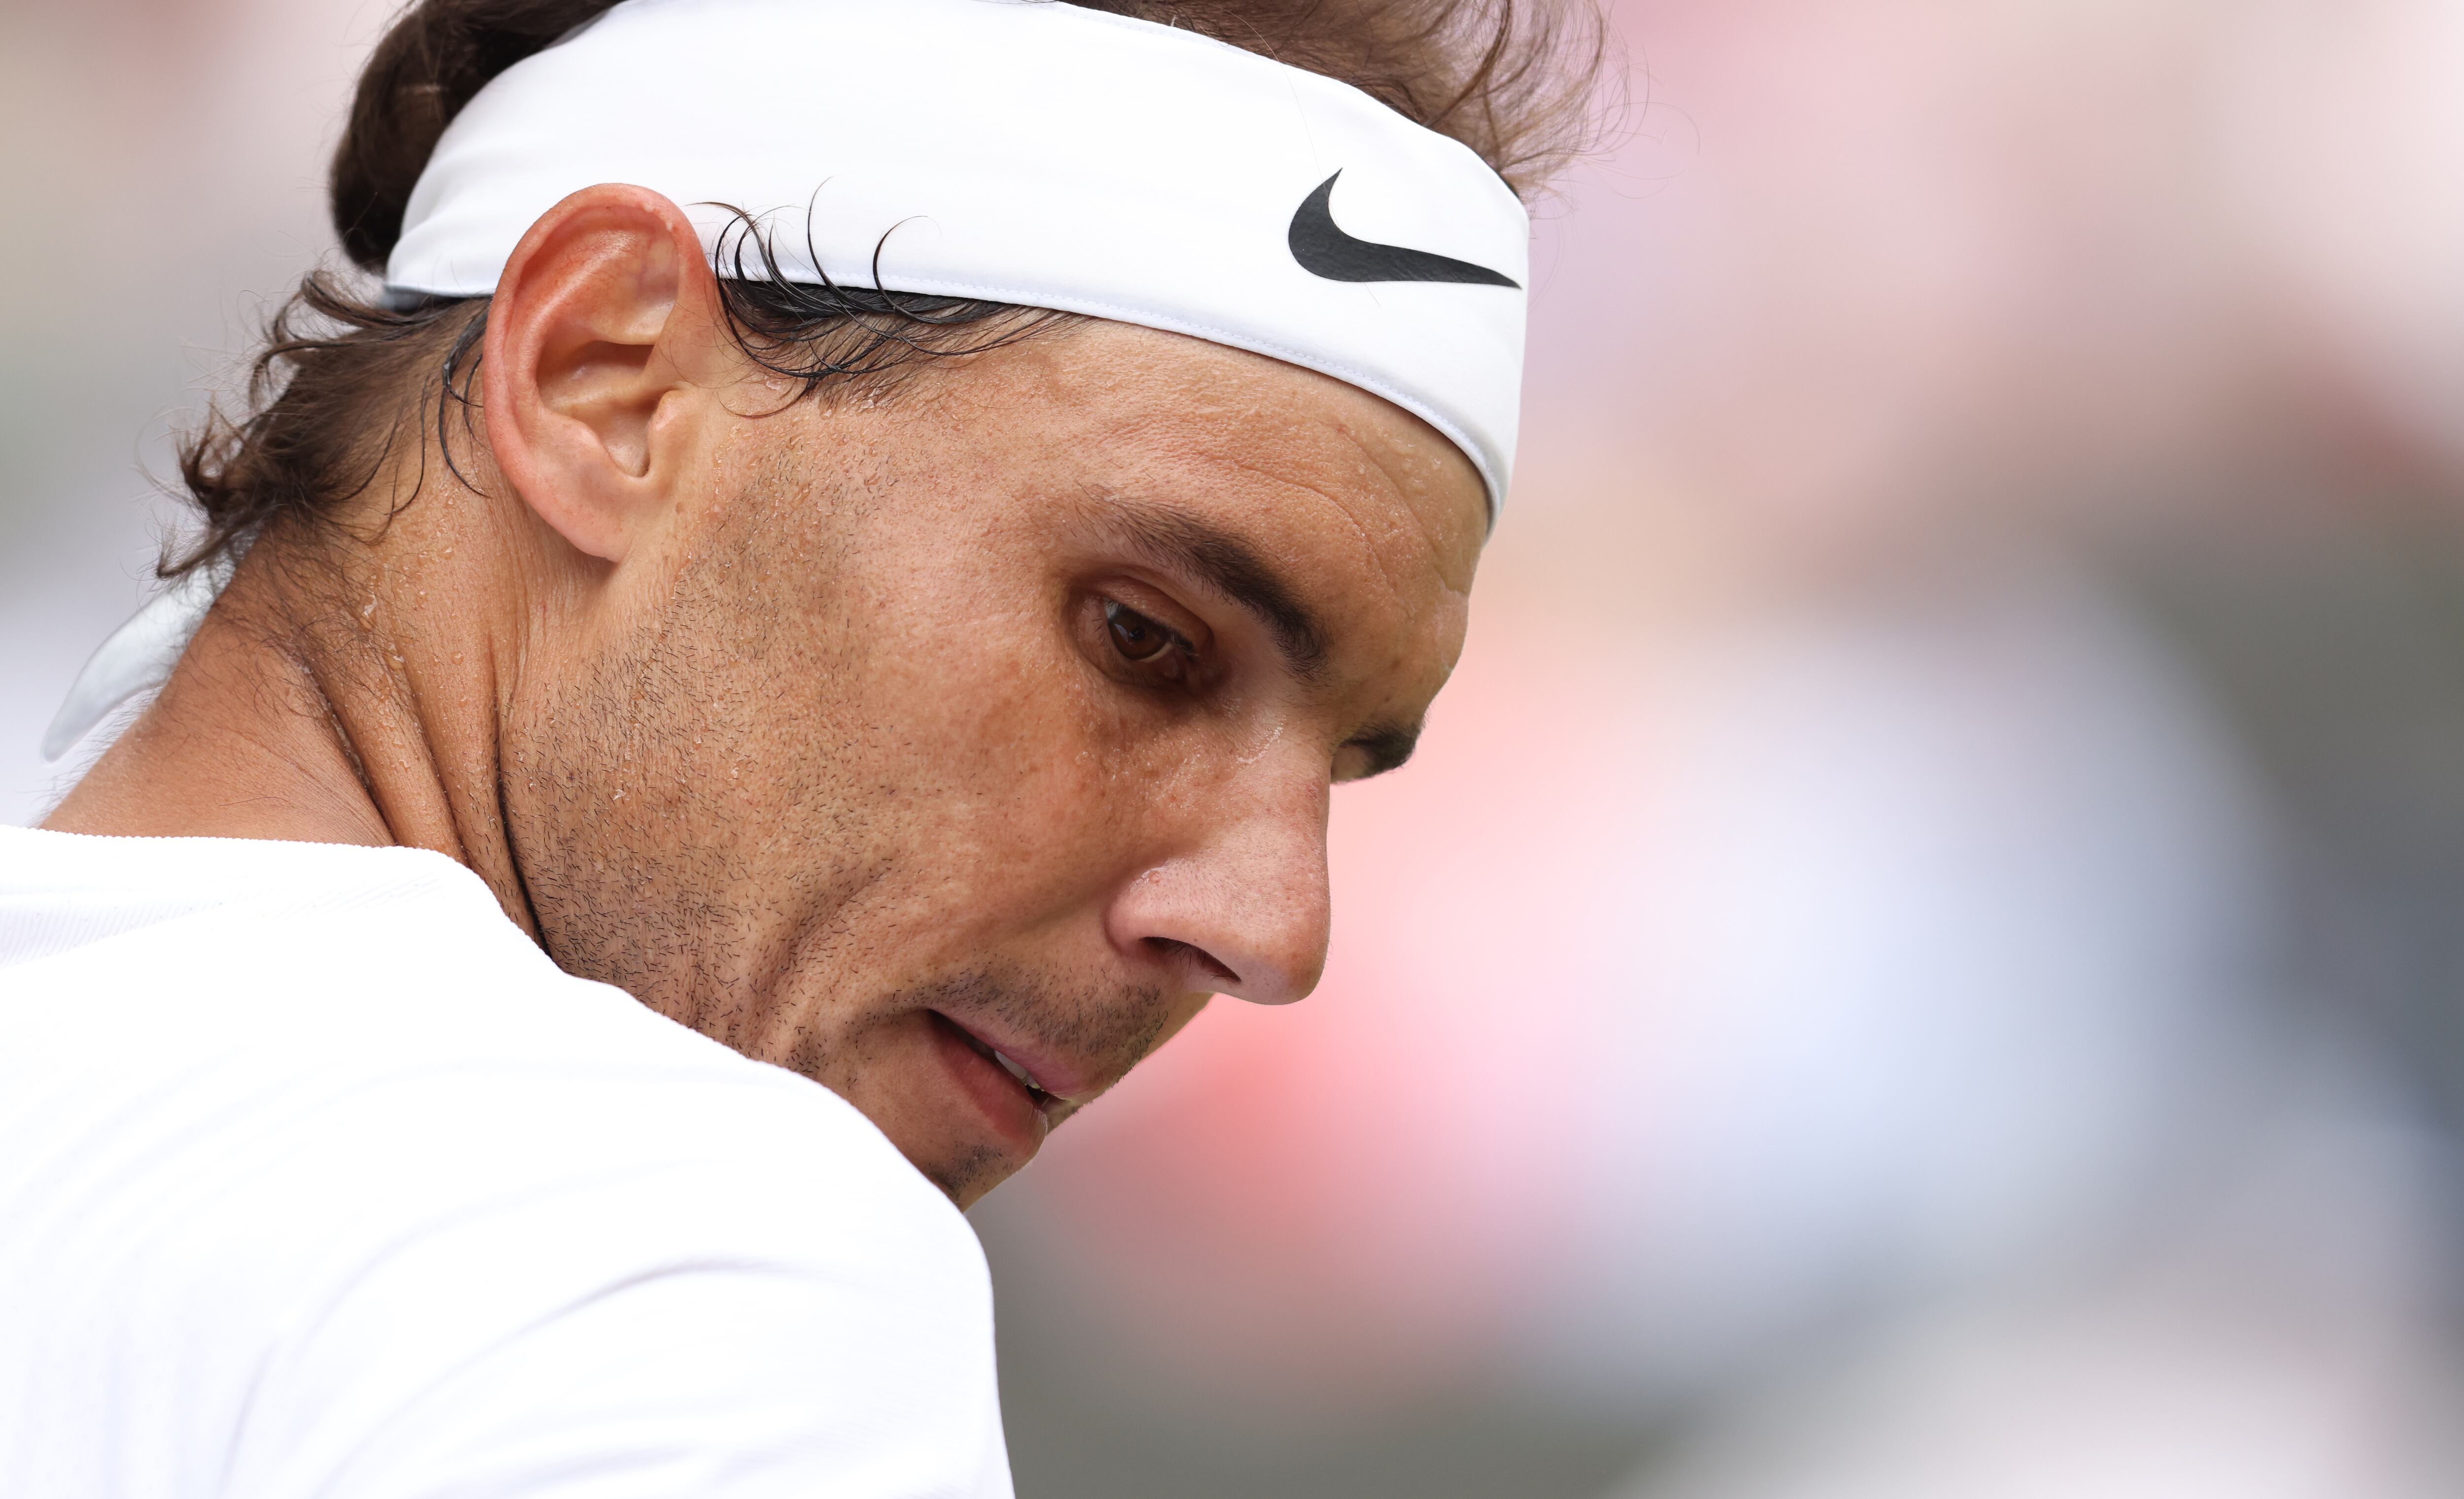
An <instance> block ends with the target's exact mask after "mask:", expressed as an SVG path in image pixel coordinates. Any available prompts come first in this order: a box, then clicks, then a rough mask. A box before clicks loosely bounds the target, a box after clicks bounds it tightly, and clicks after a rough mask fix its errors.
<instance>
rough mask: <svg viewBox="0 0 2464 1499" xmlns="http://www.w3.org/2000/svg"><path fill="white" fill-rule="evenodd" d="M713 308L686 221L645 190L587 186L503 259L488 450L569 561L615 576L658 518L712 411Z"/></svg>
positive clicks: (490, 356)
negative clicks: (577, 557)
mask: <svg viewBox="0 0 2464 1499" xmlns="http://www.w3.org/2000/svg"><path fill="white" fill-rule="evenodd" d="M717 307H718V284H717V281H716V278H715V277H714V276H712V274H711V269H710V263H709V261H707V260H706V259H704V258H703V253H702V247H701V240H700V238H699V237H698V236H697V235H696V234H695V233H694V232H693V223H692V221H691V220H689V219H687V218H686V217H685V215H684V213H683V211H682V210H681V209H678V208H677V207H676V206H675V205H674V204H672V203H671V202H669V201H668V200H667V199H666V198H663V197H661V196H660V195H659V194H657V193H655V192H652V191H650V190H649V188H647V187H619V186H614V185H603V186H600V187H584V188H583V190H581V191H580V192H577V193H575V194H573V195H572V196H571V197H569V198H566V199H565V200H564V201H563V202H561V203H560V204H558V205H557V206H556V207H555V208H552V209H548V210H547V212H546V213H545V214H543V215H541V216H540V218H539V222H538V223H536V224H533V225H532V226H531V229H530V232H529V233H527V234H524V235H523V236H522V242H521V243H520V244H519V245H517V246H516V247H515V248H514V254H513V258H512V259H511V260H508V261H507V262H506V263H505V274H504V276H502V277H501V278H500V279H499V280H498V281H497V283H496V295H495V300H494V301H493V302H491V303H490V305H489V308H488V333H487V341H486V342H485V343H484V345H483V346H482V353H481V356H480V364H479V372H480V390H481V400H482V403H483V405H482V409H483V411H484V412H485V415H486V421H487V430H488V446H489V448H490V450H491V452H492V454H493V456H494V457H495V464H496V469H497V472H498V473H500V474H503V475H504V478H505V480H506V482H507V483H509V484H511V485H512V486H513V489H514V492H515V493H516V494H517V495H519V496H521V498H522V500H523V501H524V502H525V503H526V504H528V505H529V506H530V508H531V510H532V511H533V512H535V513H536V514H537V515H538V516H539V518H540V519H541V520H543V521H545V522H546V523H547V525H548V527H549V528H550V529H551V530H553V531H555V532H556V533H557V534H558V535H559V536H561V537H563V538H564V540H567V541H569V542H571V543H572V544H573V546H574V548H575V549H576V550H578V551H580V552H582V553H583V554H585V555H586V556H589V557H594V558H598V559H600V560H602V561H604V562H622V561H624V559H625V556H626V554H627V552H628V551H629V550H630V549H631V548H632V546H633V545H634V543H635V542H636V541H637V540H639V539H640V538H641V537H642V535H643V534H644V533H645V532H646V531H647V530H648V529H649V528H650V527H651V526H653V525H654V524H656V523H657V521H658V520H659V518H661V517H663V516H664V515H665V514H666V513H667V512H668V510H669V508H670V502H671V498H672V496H673V487H674V485H675V483H676V479H677V475H678V474H679V473H680V472H681V471H682V470H683V468H684V466H685V459H686V457H687V456H688V454H689V453H690V452H691V451H692V450H693V448H694V447H695V445H696V439H697V438H698V436H699V435H700V428H701V426H702V424H704V423H705V422H706V421H707V420H708V418H709V416H710V415H711V414H712V413H713V412H714V411H715V409H716V401H715V389H716V386H717V381H718V377H720V376H722V375H723V374H724V373H725V368H724V364H723V361H722V360H721V359H720V358H719V357H718V356H719V350H720V345H719V343H718V341H717V338H716V335H717V333H718V331H719V323H720V320H719V317H718V312H717Z"/></svg>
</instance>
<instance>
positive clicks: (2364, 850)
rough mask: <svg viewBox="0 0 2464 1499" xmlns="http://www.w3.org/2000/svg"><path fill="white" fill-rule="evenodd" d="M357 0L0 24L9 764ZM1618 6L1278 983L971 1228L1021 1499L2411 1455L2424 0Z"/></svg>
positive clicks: (2453, 432) (309, 251) (2093, 1482)
mask: <svg viewBox="0 0 2464 1499" xmlns="http://www.w3.org/2000/svg"><path fill="white" fill-rule="evenodd" d="M385 13H386V11H385V7H383V6H381V5H373V4H371V5H355V4H345V3H331V0H189V3H185V4H172V3H169V0H153V3H137V0H97V3H93V4H88V5H82V6H77V7H57V6H46V7H37V6H35V5H33V4H31V3H29V0H19V3H17V4H14V5H9V6H5V7H0V80H5V83H6V87H5V89H0V112H5V114H0V118H5V121H6V126H7V127H6V129H5V130H0V173H5V174H6V175H5V178H0V187H5V188H6V189H7V190H6V192H5V194H4V195H0V196H5V201H6V204H7V209H6V211H7V212H8V213H9V214H10V215H11V220H10V223H9V225H8V232H7V233H6V234H5V235H0V245H5V247H6V249H5V254H6V255H7V257H8V258H7V263H6V270H7V273H8V274H7V277H6V285H7V288H8V289H7V291H6V292H5V293H0V318H5V320H6V328H7V335H8V336H7V338H6V339H5V340H0V388H5V392H6V396H7V399H6V400H5V402H0V413H5V414H4V415H0V421H5V422H6V423H7V427H6V430H5V439H6V440H5V441H0V541H5V544H0V582H5V586H0V639H5V641H6V642H7V644H8V646H9V650H7V651H5V652H0V728H5V732H0V798H5V803H0V816H6V817H10V818H12V819H16V820H30V819H32V818H33V817H35V816H37V815H39V812H40V809H41V807H42V805H44V800H45V798H46V796H47V795H48V794H49V790H50V788H51V787H52V786H53V785H54V784H55V775H56V772H55V769H54V768H51V767H45V766H43V765H41V764H40V763H39V762H38V761H37V760H36V759H35V757H34V754H33V743H34V740H35V739H36V738H37V737H38V735H39V732H40V729H41V727H42V724H43V721H44V720H45V719H46V718H47V717H48V716H49V714H50V712H51V709H52V707H53V705H54V704H55V702H56V700H57V697H58V694H59V693H60V692H61V691H62V690H63V689H64V688H65V686H66V684H67V682H68V680H69V678H70V677H71V676H72V675H73V674H74V672H75V670H76V667H77V663H78V662H79V661H80V660H81V659H82V657H83V654H84V652H85V651H86V650H89V649H91V647H92V645H93V644H94V643H95V642H96V641H98V640H99V639H100V637H101V636H102V635H103V634H104V633H105V632H106V631H107V630H108V629H109V628H111V627H112V626H113V625H115V624H116V623H118V621H119V620H120V619H121V617H122V616H123V615H124V614H125V613H126V612H127V611H128V610H129V609H130V608H132V607H133V606H135V604H136V603H137V602H138V601H139V600H140V599H141V598H142V597H143V594H144V591H145V587H146V584H145V575H144V567H145V564H146V562H148V560H149V559H150V555H151V548H152V538H153V536H154V535H155V528H157V527H159V526H161V525H164V524H166V523H171V522H173V521H174V520H175V519H176V515H177V512H176V508H175V507H172V506H169V505H168V504H166V503H165V502H164V501H161V500H159V499H149V498H147V497H146V486H145V481H144V479H143V474H142V472H141V471H142V469H143V468H144V467H145V466H148V465H150V466H151V467H152V468H153V469H154V470H155V471H156V472H162V471H163V469H164V467H165V465H164V462H163V454H164V452H165V448H164V446H163V440H162V434H163V433H164V432H165V430H168V429H169V427H170V426H171V425H172V424H174V423H175V422H177V421H178V420H180V419H181V418H182V417H183V416H184V415H185V414H187V413H191V412H193V411H194V410H195V409H196V408H197V405H198V402H199V400H200V398H201V396H200V392H201V390H202V389H203V388H205V387H206V386H207V385H209V383H210V382H212V381H214V380H215V379H217V378H219V377H220V375H221V373H222V372H223V371H224V370H225V368H226V367H227V364H228V361H229V359H230V358H231V356H233V355H236V354H239V353H242V352H244V351H245V349H246V348H247V346H248V342H249V338H250V334H251V331H252V328H253V320H254V319H255V317H256V316H257V315H258V311H259V309H260V308H261V307H262V305H263V304H264V303H265V301H266V300H268V299H270V298H275V297H278V296H279V295H280V293H281V292H282V291H283V290H284V289H285V288H286V287H287V285H288V283H289V281H290V280H291V279H292V278H293V277H295V276H297V274H298V272H299V271H300V270H301V269H303V268H304V267H306V266H307V265H309V264H311V263H313V262H314V261H315V260H316V259H317V258H318V257H319V256H320V255H323V254H328V247H329V244H330V236H329V234H328V232H327V231H326V230H325V228H324V226H323V224H322V220H321V212H320V206H319V194H320V186H321V172H322V160H323V155H324V152H325V151H326V150H327V149H329V148H330V144H331V142H332V140H333V139H334V129H335V127H334V121H335V116H336V113H337V110H338V108H339V105H340V101H341V99H342V97H343V94H344V92H345V91H346V89H347V87H348V83H349V80H350V77H351V76H352V73H353V70H354V68H355V66H356V64H357V60H358V57H359V55H361V53H362V52H363V50H364V48H365V47H366V46H367V45H368V44H369V42H370V41H371V40H372V39H373V37H374V36H375V35H376V34H377V32H378V31H379V29H380V28H381V26H382V23H383V21H384V18H385ZM1616 20H1617V27H1618V31H1619V33H1620V35H1621V37H1622V39H1623V43H1624V46H1625V49H1626V55H1627V58H1628V61H1629V63H1630V64H1631V68H1630V89H1629V92H1630V95H1631V99H1632V103H1631V107H1630V108H1629V110H1628V111H1627V114H1626V116H1625V119H1624V122H1623V128H1622V129H1621V131H1620V132H1619V134H1618V136H1617V140H1616V141H1615V143H1614V144H1613V147H1612V148H1611V149H1609V150H1607V151H1605V152H1604V153H1603V154H1602V155H1601V156H1599V157H1598V158H1596V159H1595V160H1592V161H1589V162H1587V163H1585V164H1583V165H1582V166H1580V167H1579V168H1578V169H1577V170H1576V171H1575V172H1574V173H1573V174H1572V175H1571V176H1570V178H1569V179H1568V180H1567V182H1566V183H1565V185H1564V187H1563V189H1562V192H1561V195H1560V196H1559V197H1558V198H1556V199H1554V200H1552V201H1551V203H1549V204H1547V205H1544V206H1543V208H1542V209H1541V212H1540V224H1539V233H1540V241H1539V245H1538V251H1537V256H1536V261H1535V264H1536V267H1537V273H1536V277H1535V279H1536V286H1535V292H1536V297H1535V303H1534V325H1533V332H1532V347H1531V370H1530V380H1529V395H1528V403H1527V410H1526V423H1527V426H1526V435H1525V446H1524V456H1523V460H1522V468H1521V472H1520V474H1519V476H1518V480H1517V484H1516V489H1515V492H1514V495H1513V497H1512V499H1511V501H1510V503H1509V506H1508V508H1507V514H1506V516H1505V519H1504V521H1503V524H1502V525H1501V528H1500V530H1499V532H1498V534H1497V538H1496V540H1495V541H1494V542H1493V544H1492V546H1491V548H1490V554H1489V557H1488V559H1487V561H1486V562H1485V573H1484V578H1483V581H1482V584H1481V588H1480V593H1479V595H1478V598H1477V606H1476V623H1475V627H1474V631H1473V637H1472V644H1471V647H1470V650H1469V651H1468V653H1467V655H1466V656H1465V659H1464V662H1463V669H1462V671H1461V672H1460V674H1459V675H1458V677H1457V679H1456V682H1455V684H1454V685H1453V686H1452V687H1450V688H1449V689H1448V691H1447V694H1446V695H1445V696H1444V698H1442V699H1441V702H1440V705H1439V709H1438V712H1437V716H1436V717H1435V719H1434V726H1433V730H1432V732H1431V734H1430V735H1429V737H1428V738H1427V741H1426V742H1425V744H1424V747H1423V750H1422V752H1421V755H1420V757H1419V759H1418V760H1416V761H1414V763H1413V765H1412V766H1411V768H1410V769H1409V770H1408V771H1407V772H1406V773H1404V774H1403V775H1400V776H1398V777H1396V778H1393V779H1391V780H1390V781H1386V782H1381V783H1375V784H1372V785H1365V786H1361V787H1357V788H1352V789H1347V790H1345V791H1344V792H1342V793H1341V794H1340V795H1339V796H1337V798H1336V799H1335V805H1336V812H1335V831H1334V837H1335V849H1334V853H1335V876H1336V896H1337V926H1336V938H1335V949H1334V953H1333V957H1332V960H1331V964H1330V967H1329V970H1328V977H1327V981H1326V984H1325V986H1324V987H1323V989H1322V990H1321V991H1320V992H1319V994H1318V995H1317V996H1316V997H1314V998H1313V999H1311V1000H1310V1001H1309V1003H1306V1004H1303V1005H1301V1006H1298V1007H1296V1008H1292V1009H1287V1010H1256V1009H1250V1008H1247V1007H1245V1006H1241V1005H1237V1004H1232V1003H1221V1004H1219V1006H1217V1007H1216V1008H1215V1009H1213V1010H1211V1011H1210V1012H1209V1013H1208V1014H1207V1015H1205V1016H1203V1017H1201V1019H1200V1020H1199V1023H1197V1024H1196V1025H1194V1026H1193V1027H1192V1028H1191V1030H1190V1031H1189V1032H1188V1033H1187V1034H1186V1035H1185V1036H1184V1037H1183V1038H1181V1039H1180V1040H1178V1041H1177V1042H1176V1043H1175V1044H1174V1046H1173V1047H1171V1048H1170V1049H1169V1050H1167V1051H1166V1052H1165V1053H1164V1054H1163V1055H1162V1056H1160V1057H1159V1058H1158V1059H1157V1060H1156V1061H1155V1062H1154V1063H1153V1064H1151V1065H1150V1066H1149V1067H1148V1068H1147V1069H1144V1070H1142V1072H1141V1073H1140V1074H1139V1075H1137V1076H1135V1077H1133V1079H1132V1080H1131V1081H1130V1082H1129V1083H1127V1084H1125V1085H1124V1086H1123V1087H1122V1088H1121V1089H1120V1090H1119V1091H1118V1092H1117V1094H1116V1095H1115V1096H1114V1097H1112V1098H1111V1099H1110V1100H1108V1101H1106V1102H1105V1103H1104V1104H1102V1105H1101V1106H1099V1107H1097V1108H1095V1109H1093V1110H1091V1111H1090V1112H1089V1113H1088V1114H1087V1115H1086V1116H1085V1117H1084V1118H1083V1119H1082V1120H1080V1121H1077V1122H1073V1123H1072V1124H1071V1126H1070V1127H1069V1128H1068V1129H1067V1130H1066V1131H1064V1132H1063V1133H1062V1134H1061V1135H1059V1136H1057V1137H1056V1139H1055V1141H1054V1142H1053V1144H1052V1145H1051V1146H1050V1147H1049V1149H1048V1150H1047V1152H1046V1157H1045V1159H1044V1160H1042V1161H1040V1162H1039V1163H1038V1164H1037V1165H1036V1166H1035V1167H1034V1168H1032V1169H1031V1170H1030V1171H1029V1172H1028V1173H1027V1174H1026V1175H1025V1176H1024V1177H1023V1178H1022V1179H1020V1181H1019V1182H1018V1183H1016V1184H1014V1185H1013V1186H1011V1187H1009V1188H1006V1189H1004V1190H1003V1191H1002V1192H1001V1193H1000V1194H997V1195H996V1196H995V1197H994V1198H993V1199H992V1200H991V1201H989V1202H988V1203H987V1204H986V1205H985V1207H983V1208H982V1209H979V1212H978V1214H977V1218H978V1222H979V1227H980V1228H981V1229H982V1231H983V1233H984V1236H985V1239H986V1242H987V1246H988V1249H989V1250H990V1252H991V1253H992V1255H993V1259H994V1264H995V1270H996V1274H997V1276H998V1277H999V1279H1000V1280H1001V1286H1002V1302H1001V1314H1002V1319H1003V1322H1002V1328H1003V1339H1004V1352H1003V1357H1004V1367H1005V1386H1004V1391H1005V1393H1004V1399H1005V1400H1006V1402H1007V1405H1008V1409H1009V1419H1010V1425H1011V1435H1012V1443H1013V1446H1014V1449H1015V1451H1016V1455H1017V1462H1018V1469H1019V1478H1020V1488H1021V1492H1022V1494H1023V1495H1024V1496H1026V1499H1045V1496H1053V1499H1057V1496H1059V1495H1063V1494H1077V1495H1096V1496H1109V1495H1122V1496H1129V1495H1155V1494H1175V1495H1201V1496H1203V1495H1215V1494H1224V1495H1231V1494H1236V1493H1238V1494H1252V1493H1259V1492H1270V1493H1275V1494H1279V1495H1296V1496H1309V1495H1321V1494H1322V1495H1328V1496H1336V1495H1341V1496H1347V1499H1351V1496H1362V1495H1384V1494H1396V1495H1403V1494H1411V1495H1415V1496H1423V1499H1424V1496H1432V1495H1439V1496H1442V1495H1464V1496H1472V1495H1508V1494H1511V1495H1518V1496H1525V1495H1564V1496H1569V1499H1578V1496H1579V1499H1592V1496H1597V1499H1694V1496H1706V1499H1707V1496H1736V1499H1800V1496H1801V1499H1815V1496H1820V1499H1851V1496H1864V1495H1874V1496H1878V1499H1879V1496H1889V1499H1928V1496H1932V1495H1936V1494H1940V1495H1944V1496H1951V1495H1958V1496H1961V1499H2035V1496H2036V1495H2046V1496H2053V1495H2063V1496H2076V1495H2079V1494H2088V1493H2093V1494H2096V1495H2099V1496H2108V1495H2115V1496H2124V1495H2140V1494H2145V1495H2149V1496H2159V1495H2162V1496H2167V1499H2177V1496H2182V1495H2191V1494H2196V1495H2200V1496H2202V1499H2209V1496H2212V1499H2245V1496H2248V1499H2310V1496H2314V1495H2315V1496H2319V1499H2328V1496H2333V1499H2410V1496H2414V1495H2431V1494H2445V1493H2452V1492H2454V1491H2455V1490H2456V1489H2457V1488H2458V1487H2459V1486H2464V1441H2459V1438H2458V1433H2464V1419H2459V1417H2464V1409H2459V1399H2464V1362H2459V1353H2458V1347H2457V1344H2456V1342H2455V1339H2454V1325H2453V1313H2454V1308H2455V1292H2456V1290H2457V1289H2458V1285H2459V1281H2458V1276H2457V1272H2456V1270H2455V1267H2456V1266H2457V1265H2458V1264H2459V1263H2464V1262H2460V1261H2459V1259H2458V1257H2457V1255H2456V1253H2455V1248H2456V1245H2455V1227H2456V1224H2455V1221H2454V1217H2453V1209H2454V1202H2455V1188H2456V1185H2457V1181H2458V1177H2457V1174H2456V1151H2455V1143H2456V1135H2455V1131H2456V1129H2457V1127H2458V1120H2459V1113H2458V1111H2459V1107H2464V920H2459V919H2458V916H2459V915H2464V190H2459V184H2464V90H2458V89H2457V88H2456V87H2455V86H2454V83H2453V80H2454V79H2455V78H2457V77H2464V7H2459V6H2458V5H2456V4H2454V3H2453V0H2448V3H2444V4H2441V3H2432V0H2240V3H2236V4H2231V5H2228V4H2224V3H2221V0H2131V3H2128V4H2123V3H2120V0H2012V3H2009V4H2004V5H1998V6H1990V7H1967V8H1961V7H1952V6H1946V5H1941V4H1933V3H1919V0H1799V3H1796V4H1793V5H1785V6H1783V5H1780V4H1777V3H1775V0H1726V3H1721V4H1710V3H1705V0H1626V3H1624V4H1622V5H1621V6H1620V7H1619V8H1618V10H1617V15H1616ZM87 753H88V754H90V753H91V749H90V748H89V750H88V752H87Z"/></svg>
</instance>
